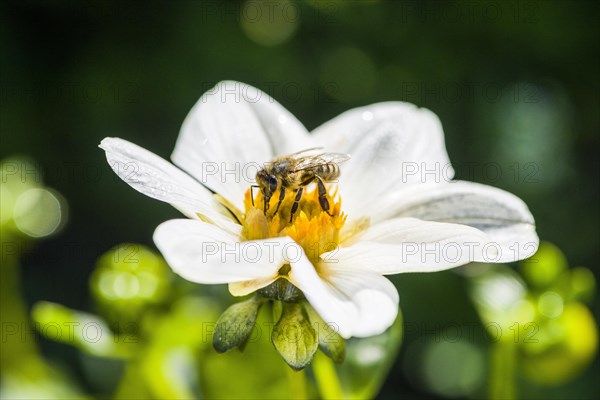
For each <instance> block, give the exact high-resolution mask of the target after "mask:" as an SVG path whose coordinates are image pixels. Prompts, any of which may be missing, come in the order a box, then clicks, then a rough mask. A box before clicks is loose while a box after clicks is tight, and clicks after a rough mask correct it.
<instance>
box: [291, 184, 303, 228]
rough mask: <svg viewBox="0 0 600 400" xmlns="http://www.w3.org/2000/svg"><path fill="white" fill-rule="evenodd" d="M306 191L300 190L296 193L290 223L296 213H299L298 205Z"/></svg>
mask: <svg viewBox="0 0 600 400" xmlns="http://www.w3.org/2000/svg"><path fill="white" fill-rule="evenodd" d="M303 190H304V189H303V188H300V189H298V190H297V191H296V198H295V199H294V204H292V210H291V211H290V222H292V218H294V214H295V213H296V211H298V203H299V202H300V199H301V198H302V191H303Z"/></svg>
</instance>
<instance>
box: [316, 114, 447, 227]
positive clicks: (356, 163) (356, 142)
mask: <svg viewBox="0 0 600 400" xmlns="http://www.w3.org/2000/svg"><path fill="white" fill-rule="evenodd" d="M313 133H314V135H315V139H316V140H317V141H319V142H320V143H323V144H324V145H325V147H327V148H331V149H334V150H335V151H339V152H342V153H348V154H350V155H351V156H352V159H351V160H350V161H348V162H347V163H344V164H343V165H342V175H341V178H340V190H341V191H342V194H343V199H344V205H345V209H346V210H347V211H348V212H349V213H350V214H351V215H352V214H355V213H360V212H362V211H363V210H364V208H365V207H368V206H372V205H373V204H374V201H375V200H376V199H377V198H378V197H380V196H381V195H382V194H384V193H385V192H387V191H389V190H390V189H391V188H396V187H398V186H406V185H410V184H414V183H421V182H425V181H437V182H439V181H442V180H450V179H452V177H453V175H454V170H453V169H452V166H451V165H450V160H449V158H448V154H447V153H446V147H445V144H444V133H443V130H442V126H441V123H440V121H439V119H438V117H437V116H436V115H435V114H433V113H432V112H431V111H429V110H427V109H424V108H417V107H416V106H414V105H412V104H408V103H401V102H388V103H378V104H373V105H370V106H367V107H361V108H356V109H353V110H350V111H347V112H345V113H343V114H341V115H340V116H338V117H336V118H334V119H333V120H331V121H329V122H327V123H325V124H324V125H322V126H320V127H318V128H317V129H315V130H314V132H313ZM426 172H429V173H426Z"/></svg>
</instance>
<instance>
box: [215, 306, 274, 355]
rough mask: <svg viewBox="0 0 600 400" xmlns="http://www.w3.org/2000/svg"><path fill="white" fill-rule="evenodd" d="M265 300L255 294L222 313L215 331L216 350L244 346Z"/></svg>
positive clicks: (220, 350) (221, 351)
mask: <svg viewBox="0 0 600 400" xmlns="http://www.w3.org/2000/svg"><path fill="white" fill-rule="evenodd" d="M263 302H264V301H263V299H261V298H260V297H258V296H254V297H252V298H251V299H249V300H246V301H242V302H241V303H237V304H234V305H232V306H231V307H229V308H228V309H227V310H225V312H224V313H223V314H221V317H219V320H218V321H217V325H216V326H215V331H214V333H213V347H214V348H215V350H216V351H218V352H219V353H224V352H226V351H228V350H231V349H233V348H234V347H238V346H242V347H243V345H244V344H245V343H246V340H247V339H248V337H249V336H250V332H252V328H254V324H255V323H256V316H257V315H258V310H259V309H260V306H261V305H262V304H263Z"/></svg>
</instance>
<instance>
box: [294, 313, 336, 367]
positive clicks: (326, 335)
mask: <svg viewBox="0 0 600 400" xmlns="http://www.w3.org/2000/svg"><path fill="white" fill-rule="evenodd" d="M304 308H305V310H306V312H307V314H308V317H309V318H310V322H311V324H312V326H314V327H315V328H316V330H317V334H318V337H319V348H320V349H321V351H322V352H323V353H325V355H327V357H329V358H331V359H332V360H333V361H335V362H336V363H338V364H341V363H342V362H344V358H345V357H346V346H345V344H344V338H343V337H341V336H340V335H339V334H338V333H337V331H336V330H335V329H334V328H333V327H331V326H330V325H328V324H327V323H326V322H325V321H323V319H322V318H321V316H320V315H319V314H318V313H317V312H316V311H315V309H314V308H312V306H311V305H310V304H308V303H306V304H305V305H304Z"/></svg>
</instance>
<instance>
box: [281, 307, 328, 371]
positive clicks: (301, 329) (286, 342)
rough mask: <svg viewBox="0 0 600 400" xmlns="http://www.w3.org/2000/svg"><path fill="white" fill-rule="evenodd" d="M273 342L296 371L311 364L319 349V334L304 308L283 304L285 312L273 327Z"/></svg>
mask: <svg viewBox="0 0 600 400" xmlns="http://www.w3.org/2000/svg"><path fill="white" fill-rule="evenodd" d="M271 341H272V342H273V345H274V346H275V348H276V349H277V351H278V352H279V354H280V355H281V357H283V359H284V360H285V362H286V363H288V365H289V366H290V367H292V368H293V369H295V370H296V371H298V370H301V369H302V368H304V367H306V366H307V365H308V364H309V363H310V361H311V360H312V358H313V356H314V354H315V352H316V351H317V347H318V339H317V332H316V331H315V330H314V328H313V327H312V326H311V324H310V320H309V319H308V316H307V315H306V311H305V310H304V308H303V307H302V306H301V305H300V304H297V303H283V312H282V314H281V318H280V319H279V321H278V322H277V324H275V326H274V327H273V333H272V335H271Z"/></svg>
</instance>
